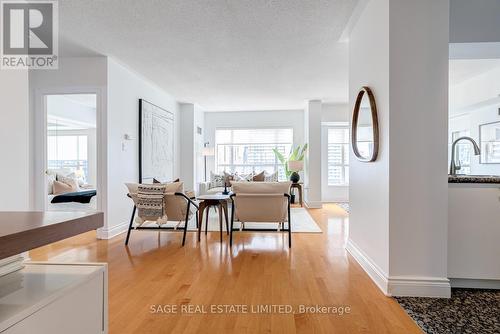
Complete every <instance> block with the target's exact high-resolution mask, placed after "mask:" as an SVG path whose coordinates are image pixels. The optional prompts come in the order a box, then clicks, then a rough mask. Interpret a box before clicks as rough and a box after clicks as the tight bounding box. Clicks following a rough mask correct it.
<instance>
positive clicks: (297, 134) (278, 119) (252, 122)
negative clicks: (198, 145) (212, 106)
mask: <svg viewBox="0 0 500 334" xmlns="http://www.w3.org/2000/svg"><path fill="white" fill-rule="evenodd" d="M259 127H261V128H272V127H276V128H292V129H293V143H294V145H303V144H304V143H305V137H304V111H303V110H279V111H276V110H270V111H234V112H206V113H205V127H204V129H203V131H204V137H205V141H208V142H209V143H210V146H213V145H214V144H215V130H216V129H217V128H259ZM207 170H208V172H207V174H208V176H209V177H210V171H211V170H215V159H214V157H209V159H208V160H207Z"/></svg>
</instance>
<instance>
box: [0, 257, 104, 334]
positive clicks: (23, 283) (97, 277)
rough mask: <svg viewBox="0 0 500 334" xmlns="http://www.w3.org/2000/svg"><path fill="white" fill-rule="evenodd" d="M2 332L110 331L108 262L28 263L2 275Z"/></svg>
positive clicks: (75, 333)
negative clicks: (19, 268)
mask: <svg viewBox="0 0 500 334" xmlns="http://www.w3.org/2000/svg"><path fill="white" fill-rule="evenodd" d="M0 333H2V334H31V333H36V334H59V333H61V334H67V333H72V334H94V333H95V334H97V333H99V334H101V333H107V267H106V265H105V264H50V263H27V264H26V266H25V268H24V269H22V270H20V271H17V272H14V273H11V274H9V275H6V276H3V277H0Z"/></svg>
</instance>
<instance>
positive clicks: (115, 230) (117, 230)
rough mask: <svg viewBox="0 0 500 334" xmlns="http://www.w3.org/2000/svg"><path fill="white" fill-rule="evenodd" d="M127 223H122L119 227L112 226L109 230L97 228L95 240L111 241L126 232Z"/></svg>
mask: <svg viewBox="0 0 500 334" xmlns="http://www.w3.org/2000/svg"><path fill="white" fill-rule="evenodd" d="M128 225H129V223H122V224H119V225H115V226H112V227H111V228H105V227H102V228H98V229H97V239H111V238H113V237H116V236H117V235H119V234H122V233H125V232H127V229H128Z"/></svg>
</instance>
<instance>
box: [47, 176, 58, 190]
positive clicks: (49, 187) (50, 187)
mask: <svg viewBox="0 0 500 334" xmlns="http://www.w3.org/2000/svg"><path fill="white" fill-rule="evenodd" d="M46 177H47V192H48V193H49V195H52V194H53V191H54V181H55V180H56V175H55V174H47V175H46Z"/></svg>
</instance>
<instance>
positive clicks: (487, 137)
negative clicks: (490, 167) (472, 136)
mask: <svg viewBox="0 0 500 334" xmlns="http://www.w3.org/2000/svg"><path fill="white" fill-rule="evenodd" d="M479 141H480V145H481V161H480V163H482V164H500V122H492V123H486V124H482V125H480V126H479Z"/></svg>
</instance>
